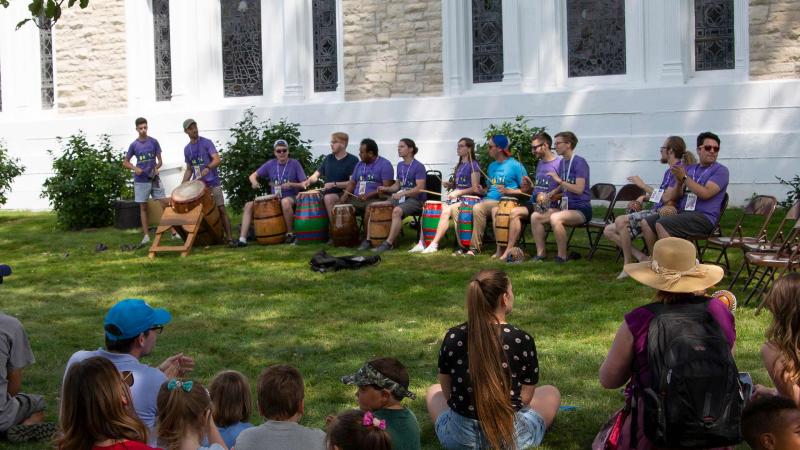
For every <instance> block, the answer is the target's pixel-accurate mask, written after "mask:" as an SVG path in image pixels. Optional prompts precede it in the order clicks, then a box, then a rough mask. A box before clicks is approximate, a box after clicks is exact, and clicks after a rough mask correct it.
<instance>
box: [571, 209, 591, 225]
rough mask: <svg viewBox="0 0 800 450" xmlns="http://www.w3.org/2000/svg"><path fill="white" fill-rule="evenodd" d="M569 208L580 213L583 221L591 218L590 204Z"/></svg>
mask: <svg viewBox="0 0 800 450" xmlns="http://www.w3.org/2000/svg"><path fill="white" fill-rule="evenodd" d="M569 210H570V211H577V212H579V213H581V215H582V216H583V223H586V222H588V221H590V220H592V205H587V206H581V207H580V208H570V209H569ZM581 225H582V224H581Z"/></svg>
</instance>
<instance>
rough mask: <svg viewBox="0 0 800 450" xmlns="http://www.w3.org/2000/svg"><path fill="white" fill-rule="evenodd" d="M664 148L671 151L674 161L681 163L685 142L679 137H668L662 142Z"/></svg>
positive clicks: (684, 151)
mask: <svg viewBox="0 0 800 450" xmlns="http://www.w3.org/2000/svg"><path fill="white" fill-rule="evenodd" d="M664 144H665V147H667V148H668V149H670V150H672V154H673V155H675V159H677V160H679V161H683V157H684V156H683V155H684V154H685V153H686V141H684V140H683V138H682V137H680V136H670V137H668V138H667V140H666V141H665V142H664Z"/></svg>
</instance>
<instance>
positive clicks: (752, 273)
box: [742, 266, 758, 290]
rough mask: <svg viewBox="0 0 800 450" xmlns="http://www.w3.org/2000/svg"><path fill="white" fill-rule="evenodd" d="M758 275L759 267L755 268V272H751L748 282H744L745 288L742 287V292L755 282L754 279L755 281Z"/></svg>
mask: <svg viewBox="0 0 800 450" xmlns="http://www.w3.org/2000/svg"><path fill="white" fill-rule="evenodd" d="M757 275H758V266H756V267H754V268H753V270H752V271H751V272H750V275H749V276H748V277H747V280H745V282H744V286H743V287H742V290H744V289H747V286H750V282H751V281H753V279H755V277H756V276H757Z"/></svg>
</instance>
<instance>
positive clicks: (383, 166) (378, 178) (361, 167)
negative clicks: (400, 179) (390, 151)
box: [350, 156, 394, 195]
mask: <svg viewBox="0 0 800 450" xmlns="http://www.w3.org/2000/svg"><path fill="white" fill-rule="evenodd" d="M393 176H394V169H392V163H390V162H389V160H388V159H386V158H384V157H382V156H378V159H376V160H375V161H373V162H371V163H370V164H366V163H365V162H364V161H359V162H358V164H356V168H355V169H353V175H351V176H350V180H351V181H355V182H356V188H355V189H356V190H355V192H354V194H356V195H362V194H363V195H366V194H371V193H373V192H375V191H377V190H378V186H383V182H384V181H388V180H392V179H393V178H392V177H393ZM362 181H363V182H366V183H365V184H366V189H365V190H364V192H360V191H359V188H360V186H361V182H362Z"/></svg>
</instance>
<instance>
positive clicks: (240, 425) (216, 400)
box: [208, 370, 253, 448]
mask: <svg viewBox="0 0 800 450" xmlns="http://www.w3.org/2000/svg"><path fill="white" fill-rule="evenodd" d="M208 393H209V394H210V395H211V411H212V413H213V416H214V423H215V424H216V425H217V429H219V434H220V436H222V439H223V440H224V441H225V445H226V446H228V448H232V447H233V444H234V443H235V442H236V437H237V436H239V433H241V432H242V431H244V430H246V429H248V428H250V427H252V426H253V424H251V423H249V422H248V420H250V415H252V413H253V400H252V398H251V396H250V383H248V382H247V378H245V376H244V375H242V374H241V373H240V372H237V371H235V370H223V371H222V372H220V373H218V374H217V375H215V376H214V379H213V380H211V384H209V385H208Z"/></svg>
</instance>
